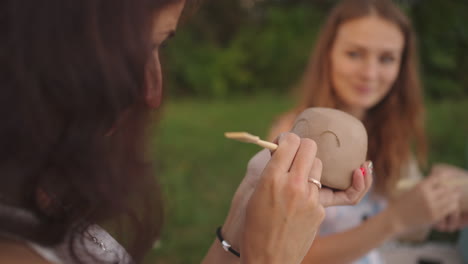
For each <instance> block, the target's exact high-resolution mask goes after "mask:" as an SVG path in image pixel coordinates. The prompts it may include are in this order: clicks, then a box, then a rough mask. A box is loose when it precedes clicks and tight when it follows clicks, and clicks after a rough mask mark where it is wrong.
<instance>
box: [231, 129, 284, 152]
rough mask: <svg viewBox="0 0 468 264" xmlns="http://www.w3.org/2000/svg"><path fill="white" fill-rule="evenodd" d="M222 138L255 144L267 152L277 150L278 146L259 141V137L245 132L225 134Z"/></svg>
mask: <svg viewBox="0 0 468 264" xmlns="http://www.w3.org/2000/svg"><path fill="white" fill-rule="evenodd" d="M224 136H225V137H227V138H229V139H234V140H238V141H241V142H247V143H253V144H257V145H259V146H260V147H264V148H267V149H269V150H276V149H277V148H278V145H276V144H275V143H272V142H268V141H265V140H261V139H260V137H258V136H255V135H252V134H250V133H247V132H226V133H224Z"/></svg>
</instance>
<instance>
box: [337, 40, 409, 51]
mask: <svg viewBox="0 0 468 264" xmlns="http://www.w3.org/2000/svg"><path fill="white" fill-rule="evenodd" d="M345 44H346V45H348V46H353V47H355V48H359V49H368V48H367V47H365V46H363V45H361V44H358V43H352V42H345ZM381 51H383V52H390V53H394V52H400V49H399V48H389V47H384V48H383V49H382V50H381Z"/></svg>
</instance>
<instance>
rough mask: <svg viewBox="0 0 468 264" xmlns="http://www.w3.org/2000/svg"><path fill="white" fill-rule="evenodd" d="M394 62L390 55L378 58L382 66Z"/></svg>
mask: <svg viewBox="0 0 468 264" xmlns="http://www.w3.org/2000/svg"><path fill="white" fill-rule="evenodd" d="M394 61H395V57H394V56H392V55H384V56H382V57H380V62H381V63H382V64H390V63H393V62H394Z"/></svg>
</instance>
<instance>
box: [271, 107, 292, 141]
mask: <svg viewBox="0 0 468 264" xmlns="http://www.w3.org/2000/svg"><path fill="white" fill-rule="evenodd" d="M296 117H297V111H296V110H291V111H288V112H285V113H283V114H281V115H279V116H278V117H276V118H275V119H274V120H273V124H272V125H271V127H270V131H269V132H268V137H267V139H268V140H270V141H271V140H274V139H275V138H276V137H277V136H278V135H279V134H281V133H283V132H288V131H290V130H291V129H292V126H293V124H294V120H295V119H296Z"/></svg>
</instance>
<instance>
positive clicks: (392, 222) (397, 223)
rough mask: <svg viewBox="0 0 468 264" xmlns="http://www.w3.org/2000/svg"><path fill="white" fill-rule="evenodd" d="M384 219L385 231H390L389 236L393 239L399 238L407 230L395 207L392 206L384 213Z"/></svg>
mask: <svg viewBox="0 0 468 264" xmlns="http://www.w3.org/2000/svg"><path fill="white" fill-rule="evenodd" d="M382 218H383V219H384V222H385V223H384V224H385V227H386V228H385V229H386V230H388V232H389V235H391V236H392V237H395V236H398V235H399V234H401V233H403V232H404V229H405V228H404V225H403V221H402V220H401V217H400V214H399V213H398V210H396V209H395V208H394V207H393V206H391V205H390V206H389V207H387V209H386V210H384V211H383V212H382Z"/></svg>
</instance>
